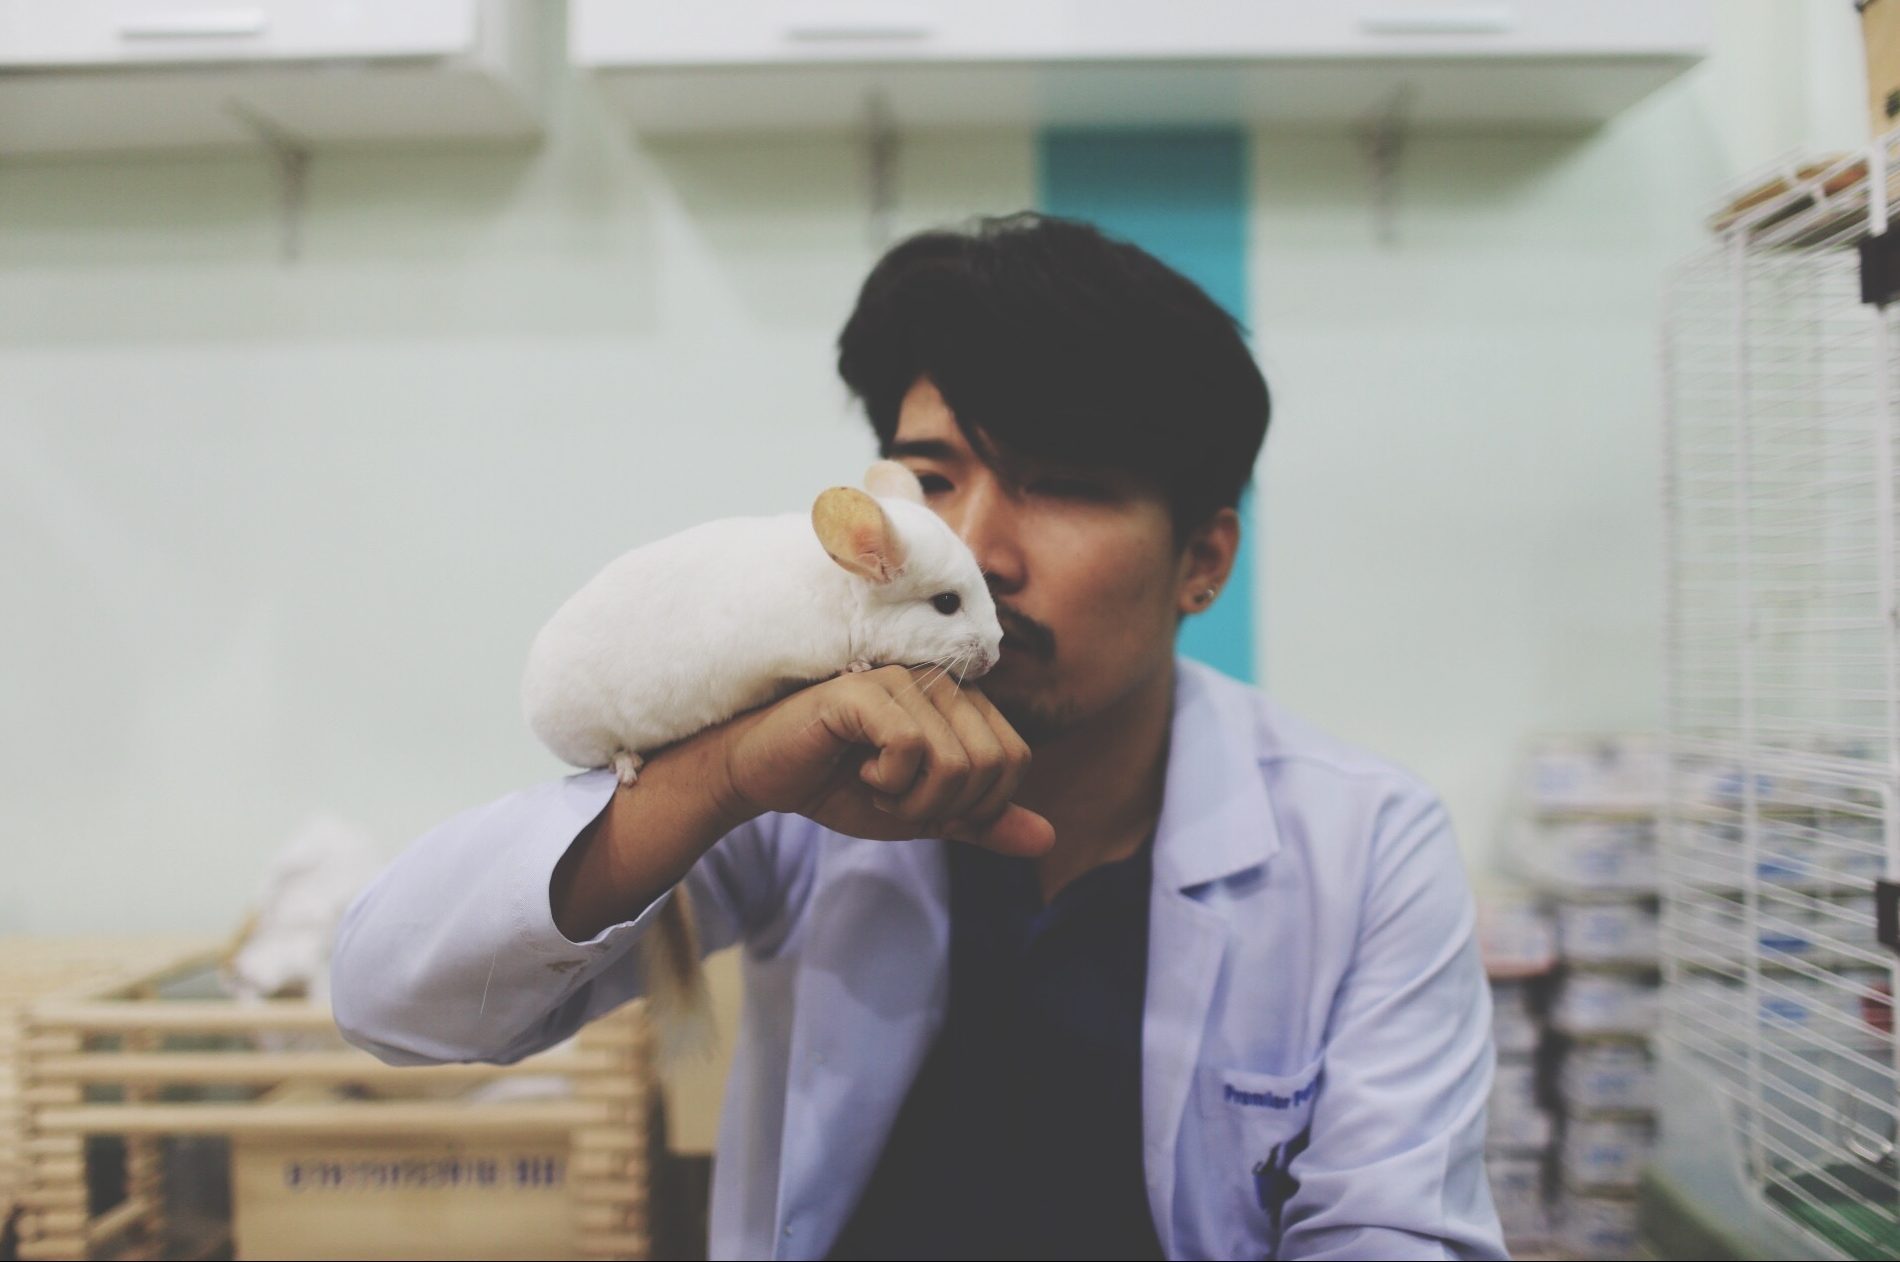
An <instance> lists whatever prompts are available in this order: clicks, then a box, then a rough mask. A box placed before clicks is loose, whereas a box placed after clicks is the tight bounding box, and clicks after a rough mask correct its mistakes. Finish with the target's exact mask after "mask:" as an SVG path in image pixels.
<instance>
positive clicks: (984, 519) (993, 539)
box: [950, 478, 1026, 595]
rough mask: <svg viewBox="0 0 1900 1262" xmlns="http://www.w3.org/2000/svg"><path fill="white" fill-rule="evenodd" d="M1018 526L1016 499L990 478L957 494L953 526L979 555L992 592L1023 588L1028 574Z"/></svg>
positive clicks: (1005, 591) (971, 549)
mask: <svg viewBox="0 0 1900 1262" xmlns="http://www.w3.org/2000/svg"><path fill="white" fill-rule="evenodd" d="M1017 525H1018V522H1017V519H1016V505H1015V503H1014V501H1013V500H1011V498H1010V497H1009V496H1008V495H1007V494H1006V493H1005V492H1004V489H1003V488H1002V487H1000V486H998V485H997V484H996V483H995V482H994V481H992V480H990V479H987V478H984V479H980V480H978V481H977V483H976V484H975V485H974V486H969V487H967V488H966V489H965V490H964V493H963V494H962V495H960V496H958V497H957V504H956V508H955V511H954V513H953V514H952V517H951V521H950V526H951V528H952V529H953V530H955V531H956V532H957V536H958V537H959V538H960V539H962V540H963V542H964V543H965V544H967V545H969V548H970V551H971V552H973V553H975V554H976V562H977V564H978V565H980V566H982V567H983V574H984V576H985V578H986V579H987V580H988V581H989V585H990V590H991V591H992V592H998V593H1001V594H1004V595H1008V594H1009V593H1011V592H1015V591H1018V590H1020V589H1021V588H1022V585H1023V580H1024V578H1025V577H1026V575H1025V574H1024V567H1023V556H1022V550H1021V548H1020V547H1018V546H1017V538H1018V534H1017Z"/></svg>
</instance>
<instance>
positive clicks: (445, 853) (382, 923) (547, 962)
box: [331, 769, 794, 1065]
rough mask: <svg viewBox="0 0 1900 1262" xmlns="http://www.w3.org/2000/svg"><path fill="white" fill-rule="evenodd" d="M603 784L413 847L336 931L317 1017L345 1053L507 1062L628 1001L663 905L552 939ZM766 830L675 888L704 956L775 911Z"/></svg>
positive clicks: (639, 987) (570, 780)
mask: <svg viewBox="0 0 1900 1262" xmlns="http://www.w3.org/2000/svg"><path fill="white" fill-rule="evenodd" d="M616 784H617V781H616V779H615V777H614V774H613V772H612V771H610V770H606V769H600V770H594V771H588V772H582V773H578V774H576V775H572V776H568V777H566V778H565V779H562V780H558V781H551V782H548V783H545V784H539V785H535V786H532V787H529V788H526V789H522V790H519V791H517V792H514V793H511V794H508V795H507V796H505V797H502V798H500V799H498V800H496V801H494V802H490V803H488V804H487V805H485V806H480V807H475V808H471V809H470V810H467V811H464V812H462V813H461V814H458V815H456V816H454V817H453V818H451V819H449V820H447V821H445V822H444V823H442V824H440V825H438V826H437V827H435V828H433V829H431V830H430V831H429V832H427V833H425V834H424V835H423V836H421V837H420V838H418V839H417V840H416V841H415V842H413V843H412V844H411V845H410V846H409V848H408V849H407V850H405V851H404V852H403V853H402V854H401V855H400V856H399V857H398V858H397V859H396V860H395V862H393V863H392V864H390V866H389V867H388V868H386V869H385V870H384V871H383V872H382V873H381V875H379V876H378V877H377V879H376V880H375V881H373V882H372V883H371V884H370V885H369V886H368V887H367V888H366V889H364V890H363V892H362V893H361V894H359V895H358V896H357V897H356V899H355V901H354V902H352V903H351V905H350V907H349V909H348V910H347V911H346V912H345V913H344V916H343V919H342V921H341V923H340V925H339V927H338V931H337V940H336V949H335V953H334V956H333V958H332V961H331V1003H332V1009H333V1013H334V1015H335V1018H336V1022H337V1027H338V1029H339V1030H340V1031H341V1032H342V1034H343V1036H344V1038H346V1039H347V1040H349V1041H350V1042H351V1043H353V1044H355V1045H357V1046H358V1047H362V1048H364V1049H365V1050H367V1051H369V1052H371V1053H373V1054H375V1055H376V1056H377V1057H379V1058H380V1059H382V1060H384V1061H387V1062H388V1063H390V1064H410V1065H421V1064H438V1063H443V1062H450V1061H491V1062H496V1063H502V1064H507V1063H512V1062H514V1061H517V1060H520V1059H521V1058H522V1057H524V1056H528V1055H531V1054H533V1053H534V1052H537V1051H541V1050H543V1049H545V1048H548V1047H552V1046H553V1045H554V1044H556V1043H559V1042H560V1041H562V1040H563V1039H565V1038H567V1037H569V1036H570V1035H572V1034H573V1033H574V1032H575V1031H576V1030H578V1029H579V1028H580V1027H581V1026H582V1025H583V1024H585V1023H586V1022H587V1021H588V1020H590V1019H592V1018H593V1017H595V1016H599V1015H600V1014H602V1013H605V1012H608V1011H611V1010H612V1009H614V1008H616V1007H618V1006H619V1005H621V1004H623V1003H625V1002H627V1001H628V1000H629V999H632V998H634V997H635V996H637V995H639V994H640V993H642V991H643V989H644V984H643V979H642V977H641V973H640V965H639V958H638V953H637V952H634V951H632V950H631V949H630V948H631V947H632V946H633V945H634V943H636V942H637V941H638V940H639V939H640V937H641V936H642V935H643V934H644V932H645V930H646V927H647V926H648V925H649V924H650V923H651V921H652V920H653V918H654V917H656V916H657V915H658V914H659V912H660V910H661V908H662V907H663V906H664V905H665V904H666V902H667V900H668V899H669V898H671V896H672V891H671V890H668V891H667V892H666V893H664V894H662V895H661V896H660V897H659V898H656V899H655V900H654V901H653V902H652V903H650V904H648V905H647V906H646V907H645V908H644V909H642V910H641V911H640V912H639V914H638V915H636V916H634V917H632V918H631V919H629V920H627V921H624V922H622V923H620V924H616V925H612V926H609V927H608V928H606V929H604V930H602V931H601V932H600V933H599V934H597V935H595V936H594V937H593V938H590V939H589V940H588V941H586V942H578V943H577V942H572V941H569V940H568V938H567V937H566V936H564V935H563V934H562V933H561V931H560V930H559V929H558V928H557V927H556V926H555V924H554V917H553V911H552V908H551V906H550V904H549V895H548V887H549V883H550V881H551V879H552V877H553V874H554V868H555V865H556V864H558V863H559V862H560V860H561V857H562V856H563V855H564V854H566V853H567V850H568V848H569V847H570V846H572V845H573V843H574V841H575V839H576V838H577V837H578V836H579V835H580V833H581V832H582V831H583V830H584V829H585V828H586V827H587V826H588V825H589V824H590V823H592V822H593V820H594V819H595V818H596V817H597V816H599V814H600V813H601V811H602V810H604V809H605V808H606V806H607V803H608V801H609V799H610V798H611V797H612V796H613V793H614V789H615V787H616ZM776 820H777V817H776V816H763V817H761V818H760V819H756V820H752V821H750V822H748V823H747V824H745V825H742V826H741V827H740V828H738V829H735V830H734V831H733V832H731V833H729V834H727V835H726V836H725V837H724V838H722V839H721V840H720V841H719V842H718V843H716V844H715V845H714V846H713V848H712V849H711V850H709V851H708V852H707V853H706V855H705V856H703V857H702V858H701V859H700V861H699V862H698V863H697V864H695V865H694V867H693V868H692V870H691V871H690V872H689V873H688V874H687V876H686V879H685V881H684V882H683V884H685V885H686V886H687V887H688V889H689V891H690V892H691V894H692V896H693V900H694V908H695V919H696V922H697V924H698V927H699V933H700V945H701V948H702V950H703V951H706V952H712V951H716V950H718V949H720V948H722V947H725V946H728V945H731V944H732V943H733V942H735V941H738V940H739V939H740V938H742V937H744V936H745V935H746V934H747V932H748V930H749V929H750V928H752V927H753V926H754V925H755V924H756V923H758V922H760V921H762V920H765V919H769V918H770V916H771V914H772V912H773V910H774V908H777V907H780V906H782V904H783V901H784V896H785V894H786V892H787V888H788V886H789V885H790V884H791V881H792V877H793V875H794V874H792V873H788V871H787V870H786V869H785V867H784V866H783V865H782V864H781V862H780V860H781V859H783V858H785V857H786V856H784V855H782V854H780V853H779V848H778V847H776V846H775V845H774V844H773V842H774V840H775V838H774V836H773V833H774V823H775V821H776Z"/></svg>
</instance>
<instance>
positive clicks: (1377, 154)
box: [1353, 83, 1418, 247]
mask: <svg viewBox="0 0 1900 1262" xmlns="http://www.w3.org/2000/svg"><path fill="white" fill-rule="evenodd" d="M1417 96H1418V89H1417V88H1416V87H1415V86H1414V85H1412V84H1410V83H1401V84H1400V85H1399V86H1398V87H1396V88H1394V89H1392V91H1391V93H1390V94H1389V95H1388V96H1387V97H1386V98H1385V101H1384V102H1383V103H1382V104H1381V105H1380V106H1379V107H1378V108H1377V109H1375V110H1373V111H1372V112H1371V113H1370V114H1368V115H1367V116H1365V117H1364V118H1362V119H1361V120H1360V121H1359V123H1358V124H1357V125H1356V126H1355V127H1354V128H1353V131H1354V134H1355V136H1356V137H1357V138H1358V141H1359V147H1360V149H1361V151H1362V152H1363V153H1364V154H1365V155H1366V160H1367V161H1368V162H1370V163H1371V164H1372V215H1373V224H1374V226H1375V228H1376V229H1377V232H1378V236H1379V244H1380V245H1383V246H1388V247H1389V246H1393V245H1396V244H1398V235H1399V223H1398V201H1399V158H1400V156H1401V155H1402V154H1403V153H1404V151H1405V142H1406V140H1407V138H1408V134H1409V126H1410V114H1411V109H1412V102H1413V100H1414V99H1415V98H1416V97H1417Z"/></svg>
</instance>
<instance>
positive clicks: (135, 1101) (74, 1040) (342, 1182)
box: [14, 954, 653, 1259]
mask: <svg viewBox="0 0 1900 1262" xmlns="http://www.w3.org/2000/svg"><path fill="white" fill-rule="evenodd" d="M194 970H195V971H196V972H197V973H199V974H203V973H204V972H205V960H204V957H203V955H202V954H201V955H200V956H198V957H196V958H193V959H188V960H176V961H172V962H171V963H170V964H167V965H165V966H163V967H160V968H157V969H156V970H155V971H148V972H146V973H144V974H141V975H139V976H136V977H131V978H126V977H117V978H115V979H113V981H112V983H111V984H109V985H106V986H102V987H94V988H90V989H89V990H87V991H85V992H84V993H73V992H71V991H69V992H67V993H64V994H61V995H59V996H56V997H50V998H43V999H38V1000H34V1001H31V1002H28V1003H26V1004H24V1005H22V1006H21V1008H20V1009H19V1011H18V1012H17V1013H16V1032H15V1036H14V1037H15V1042H16V1047H17V1061H18V1075H19V1081H20V1089H19V1101H20V1106H21V1110H22V1124H21V1127H20V1131H21V1137H20V1140H19V1144H18V1147H19V1152H20V1154H21V1158H22V1162H23V1168H22V1171H21V1179H20V1184H21V1186H20V1190H19V1193H18V1199H19V1203H20V1207H21V1215H20V1220H19V1237H20V1239H19V1253H20V1257H22V1258H26V1259H46V1258H95V1257H115V1258H116V1257H156V1256H160V1255H161V1252H162V1251H166V1250H177V1249H179V1248H181V1245H180V1244H179V1242H178V1241H177V1239H175V1238H174V1233H168V1231H167V1223H166V1219H165V1208H166V1207H165V1198H164V1196H163V1194H162V1188H163V1173H164V1172H163V1167H162V1163H163V1140H164V1139H165V1137H168V1136H221V1137H224V1138H227V1139H228V1140H229V1141H230V1143H231V1156H232V1189H231V1190H232V1193H233V1196H232V1217H233V1221H232V1223H231V1225H230V1240H231V1241H232V1243H233V1244H234V1246H235V1248H236V1249H237V1253H236V1256H237V1257H239V1258H246V1257H376V1258H459V1257H468V1258H489V1257H535V1256H540V1257H553V1258H562V1257H580V1258H643V1257H645V1256H647V1253H648V1240H649V1232H648V1220H647V1184H648V1169H647V1163H648V1113H649V1102H650V1100H651V1098H652V1091H653V1088H652V1062H651V1056H650V1049H649V1043H648V1035H647V1027H646V1020H645V1013H644V1009H643V1006H642V1005H641V1004H639V1003H634V1004H629V1005H627V1006H625V1007H623V1008H621V1009H620V1010H619V1011H618V1012H615V1013H613V1014H611V1015H609V1016H607V1017H604V1018H602V1019H600V1020H598V1021H595V1022H593V1023H591V1024H590V1025H588V1026H587V1027H586V1029H584V1030H583V1031H582V1032H581V1034H580V1036H579V1037H578V1038H576V1039H575V1040H573V1041H572V1042H571V1043H569V1044H568V1045H566V1046H564V1047H561V1048H556V1049H553V1050H550V1051H548V1052H544V1053H542V1054H541V1055H539V1056H534V1057H530V1058H528V1059H527V1060H524V1061H522V1062H520V1063H518V1064H515V1065H438V1066H424V1067H414V1068H399V1067H395V1066H390V1065H384V1064H383V1063H382V1062H380V1061H378V1060H377V1059H376V1058H375V1057H373V1056H370V1055H369V1054H368V1053H366V1052H362V1051H360V1050H358V1049H355V1048H352V1047H349V1046H347V1045H346V1044H344V1043H343V1042H342V1040H341V1039H340V1038H339V1037H338V1036H337V1034H336V1030H335V1025H334V1022H333V1021H332V1018H331V1016H330V1012H329V1009H328V1007H327V1005H322V1004H314V1003H310V1002H307V1001H302V1000H272V1001H268V1002H264V1003H251V1004H240V1003H236V1002H233V1001H230V1000H226V999H189V998H179V997H176V996H177V995H178V994H179V993H181V990H182V991H183V992H185V993H188V992H189V989H190V988H189V987H181V986H180V985H179V984H178V983H179V981H180V979H181V978H184V977H186V976H187V975H188V974H190V973H191V972H193V971H194ZM549 1075H552V1076H555V1077H557V1078H558V1079H559V1080H560V1081H561V1082H562V1083H564V1084H566V1087H567V1092H566V1094H563V1095H560V1096H554V1097H543V1098H532V1099H499V1100H493V1101H483V1100H475V1099H470V1098H467V1096H466V1091H467V1090H468V1089H469V1088H473V1087H475V1086H478V1085H480V1084H483V1083H490V1082H497V1081H503V1080H510V1079H520V1078H523V1077H528V1076H533V1077H543V1076H549ZM97 1136H114V1137H119V1138H121V1139H122V1140H123V1141H124V1144H125V1153H126V1158H125V1160H126V1169H125V1178H124V1185H125V1196H124V1199H123V1200H121V1201H120V1202H119V1203H118V1204H116V1205H113V1206H110V1207H107V1208H105V1209H104V1210H103V1211H102V1212H96V1213H95V1212H93V1208H94V1207H92V1206H90V1205H89V1204H88V1170H87V1163H88V1160H89V1156H88V1141H89V1139H92V1138H93V1137H97ZM94 1159H97V1158H96V1157H95V1158H94ZM504 1160H505V1161H507V1162H509V1163H511V1164H510V1165H509V1166H508V1167H507V1169H506V1181H504V1175H503V1172H502V1167H501V1166H500V1165H499V1164H498V1163H500V1162H502V1161H504ZM431 1161H432V1162H435V1163H437V1165H436V1167H434V1169H433V1170H432V1171H431V1172H428V1173H425V1174H416V1173H414V1171H415V1169H416V1165H415V1163H423V1162H431ZM449 1162H456V1163H460V1164H459V1165H454V1166H449V1165H444V1164H442V1163H449ZM522 1162H527V1163H531V1164H529V1165H525V1166H521V1167H520V1168H519V1169H517V1167H516V1165H515V1164H512V1163H522ZM405 1163H410V1164H407V1165H405ZM533 1163H538V1164H533ZM379 1171H380V1172H381V1173H379ZM392 1171H393V1173H392ZM455 1171H461V1172H471V1171H472V1173H470V1174H467V1175H466V1177H461V1176H456V1175H454V1174H453V1172H455ZM491 1176H492V1177H491ZM503 1221H511V1223H512V1225H511V1226H509V1227H508V1228H507V1229H506V1230H505V1231H504V1230H503V1228H501V1227H498V1226H497V1224H498V1223H501V1222H503ZM199 1243H200V1244H201V1246H202V1247H203V1248H206V1249H216V1248H219V1247H222V1245H223V1244H224V1241H223V1240H221V1239H220V1240H216V1241H209V1242H199Z"/></svg>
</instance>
